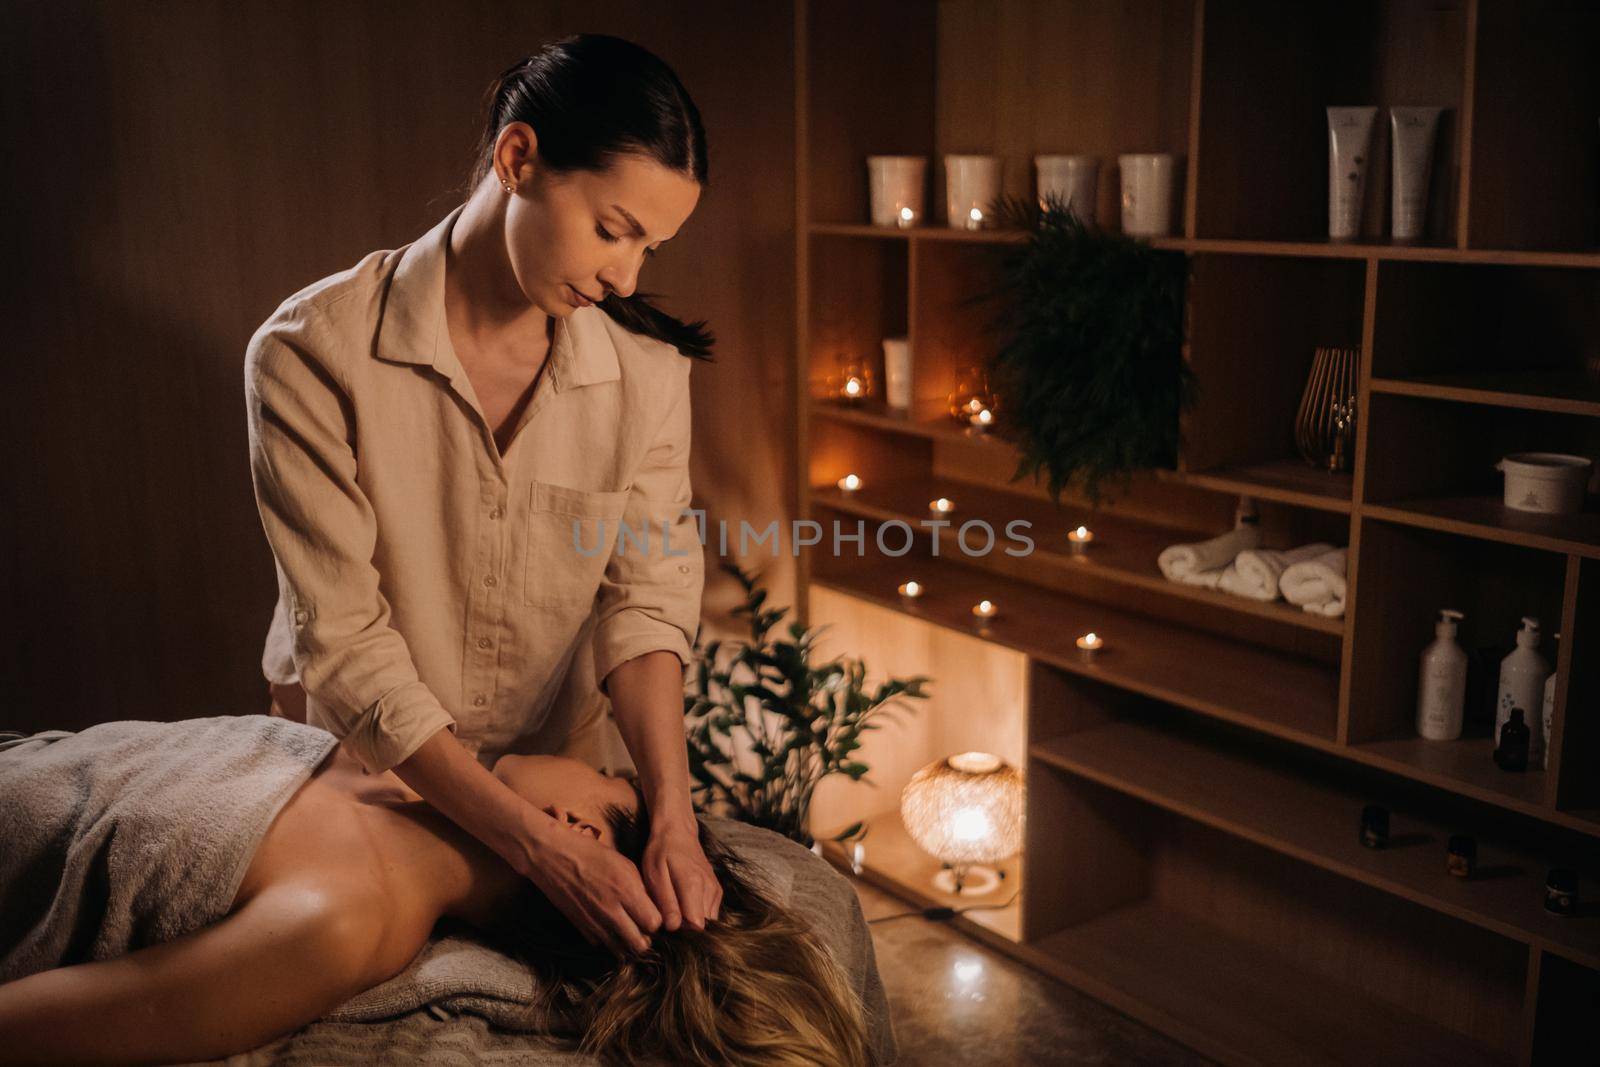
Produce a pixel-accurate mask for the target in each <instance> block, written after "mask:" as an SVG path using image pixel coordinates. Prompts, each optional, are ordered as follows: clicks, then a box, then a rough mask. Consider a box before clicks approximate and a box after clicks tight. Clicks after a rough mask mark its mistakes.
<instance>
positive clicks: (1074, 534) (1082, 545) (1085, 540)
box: [1067, 526, 1094, 556]
mask: <svg viewBox="0 0 1600 1067" xmlns="http://www.w3.org/2000/svg"><path fill="white" fill-rule="evenodd" d="M1093 540H1094V532H1093V531H1092V530H1090V529H1089V527H1087V526H1080V527H1078V528H1077V529H1076V530H1068V531H1067V543H1068V544H1069V545H1071V546H1072V554H1073V555H1074V556H1081V555H1083V554H1084V553H1085V552H1087V551H1088V549H1089V542H1090V541H1093Z"/></svg>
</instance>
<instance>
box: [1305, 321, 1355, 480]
mask: <svg viewBox="0 0 1600 1067" xmlns="http://www.w3.org/2000/svg"><path fill="white" fill-rule="evenodd" d="M1360 368H1361V349H1359V348H1318V349H1317V352H1316V359H1315V360H1314V361H1313V362H1312V364H1311V374H1310V376H1309V377H1308V378H1307V379H1306V388H1305V392H1304V393H1302V394H1301V395H1300V411H1299V414H1297V415H1296V416H1295V425H1294V440H1295V445H1296V446H1297V447H1298V448H1299V449H1300V455H1301V456H1303V457H1305V461H1306V462H1307V463H1309V464H1311V465H1312V466H1313V467H1322V468H1324V469H1325V470H1330V471H1348V470H1350V469H1351V467H1352V466H1353V464H1354V462H1355V439H1356V438H1355V432H1356V380H1357V376H1358V375H1359V373H1360Z"/></svg>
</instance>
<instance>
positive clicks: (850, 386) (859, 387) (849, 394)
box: [839, 374, 867, 400]
mask: <svg viewBox="0 0 1600 1067" xmlns="http://www.w3.org/2000/svg"><path fill="white" fill-rule="evenodd" d="M866 392H867V386H866V383H865V382H863V381H862V380H861V379H860V378H857V377H856V376H855V375H854V374H852V375H851V376H850V377H848V378H846V379H845V380H844V384H843V385H842V386H840V387H839V395H840V396H842V397H844V398H845V399H846V400H860V399H861V398H862V397H863V396H865V395H866Z"/></svg>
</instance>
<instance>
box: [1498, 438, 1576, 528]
mask: <svg viewBox="0 0 1600 1067" xmlns="http://www.w3.org/2000/svg"><path fill="white" fill-rule="evenodd" d="M1593 467H1594V463H1593V462H1592V461H1590V460H1588V459H1586V458H1585V457H1583V456H1572V455H1567V454H1566V453H1562V452H1513V453H1511V454H1510V455H1508V456H1506V457H1505V458H1504V459H1502V460H1501V461H1500V462H1499V463H1496V464H1495V465H1494V469H1495V470H1497V471H1504V472H1505V476H1506V484H1505V505H1506V507H1508V508H1513V509H1515V510H1517V511H1536V512H1539V513H1541V514H1544V515H1576V514H1577V513H1578V512H1580V511H1582V510H1583V494H1584V490H1585V488H1587V486H1588V484H1589V472H1590V470H1591V469H1592V468H1593Z"/></svg>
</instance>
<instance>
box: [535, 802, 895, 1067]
mask: <svg viewBox="0 0 1600 1067" xmlns="http://www.w3.org/2000/svg"><path fill="white" fill-rule="evenodd" d="M606 815H607V819H608V821H609V822H610V823H611V826H612V829H613V832H614V835H615V837H616V841H617V848H618V850H619V851H620V852H622V853H623V854H624V855H626V856H628V858H629V859H632V860H634V862H638V860H639V858H640V857H641V856H642V855H643V852H644V844H645V841H646V840H647V839H648V837H649V828H648V827H649V822H648V814H647V811H646V809H645V807H644V804H643V803H642V802H641V803H640V804H639V807H638V810H637V812H630V811H627V810H625V809H622V808H618V807H611V808H609V809H608V810H607V813H606ZM700 844H701V847H702V848H703V849H704V850H705V853H706V858H707V859H708V860H710V861H711V866H712V869H713V870H715V871H716V874H717V878H718V880H719V881H720V882H721V884H722V907H721V909H720V914H719V916H718V918H717V919H716V920H714V921H712V922H709V923H707V924H706V928H705V929H704V930H696V929H693V928H692V927H689V926H687V925H684V926H680V927H679V928H678V929H677V930H665V929H662V930H658V931H657V932H656V934H655V935H654V936H653V938H652V939H651V945H650V948H649V950H648V951H646V952H644V953H642V954H639V955H636V956H632V957H629V958H627V959H625V960H617V959H615V958H614V957H612V956H611V955H610V954H609V953H607V952H605V950H604V949H596V948H594V947H592V946H590V945H588V944H587V943H586V942H584V941H583V939H582V937H581V935H579V934H578V932H577V930H576V929H575V928H574V927H572V926H571V924H570V923H568V922H567V921H566V920H565V918H564V917H561V915H560V913H559V912H557V911H556V910H555V908H554V907H553V906H552V905H550V904H549V902H548V901H547V900H544V898H543V897H542V896H539V895H538V894H537V891H532V892H533V895H534V896H535V897H537V899H538V901H539V902H542V904H535V905H534V906H535V907H538V908H540V909H541V912H542V914H541V916H540V918H539V920H538V921H530V917H529V916H528V915H526V914H524V915H522V916H519V917H518V920H519V921H516V922H515V923H514V924H512V927H513V929H511V930H510V931H509V932H510V933H511V935H512V936H513V937H514V938H515V940H516V941H517V942H518V943H519V944H518V949H519V951H520V952H521V953H522V954H523V955H524V956H525V958H526V959H527V960H528V962H529V964H530V965H532V966H533V967H534V969H535V970H537V971H538V972H539V973H540V974H541V976H543V977H544V978H545V979H546V980H547V982H548V985H549V990H548V992H549V996H550V1002H549V1005H548V1008H549V1010H550V1011H551V1012H552V1013H555V1014H559V1015H561V1016H564V1017H565V1018H566V1020H567V1021H568V1022H569V1023H570V1024H571V1025H572V1026H574V1027H575V1028H576V1029H577V1031H578V1032H579V1033H580V1034H581V1038H580V1043H579V1051H581V1052H585V1053H588V1054H590V1055H592V1056H594V1057H596V1058H597V1059H599V1060H600V1061H601V1062H603V1063H607V1064H616V1065H619V1067H620V1065H625V1064H629V1065H631V1064H640V1063H648V1062H651V1061H652V1060H659V1061H662V1062H665V1063H671V1064H707V1065H710V1064H719V1065H720V1064H738V1065H741V1067H744V1065H750V1067H873V1065H874V1063H875V1058H874V1057H873V1055H872V1052H871V1050H870V1048H869V1046H868V1043H867V1034H866V1024H865V1022H864V1019H863V1014H862V1008H861V1001H860V998H859V996H857V994H856V991H855V989H854V988H853V986H852V985H851V983H850V980H849V978H848V977H847V976H846V975H845V973H844V971H843V969H842V968H841V967H840V966H839V965H838V964H837V963H836V962H834V960H833V958H832V956H831V955H830V954H829V953H828V950H827V949H826V947H824V945H823V944H822V942H821V941H820V940H819V939H818V937H817V935H816V933H815V932H814V931H813V930H812V929H811V928H810V926H809V925H808V924H807V923H806V922H805V921H804V920H803V919H801V918H800V917H799V916H797V915H796V914H795V913H794V912H792V911H790V910H789V909H788V908H785V907H783V906H782V905H779V904H777V903H776V902H774V901H773V900H771V899H770V898H768V897H767V896H766V895H765V894H764V893H763V892H762V891H761V889H759V888H758V885H757V883H756V881H755V880H754V879H753V878H752V873H753V872H752V871H751V870H750V867H749V865H748V864H747V863H746V862H745V861H744V860H743V859H741V858H740V857H739V856H738V855H737V854H735V853H734V852H732V851H730V850H729V849H727V848H726V847H725V846H723V845H722V843H721V842H719V841H718V840H717V839H716V838H715V837H714V836H712V835H711V833H710V832H709V831H708V830H707V828H706V825H705V823H703V822H702V823H700ZM543 912H548V913H549V914H548V915H545V914H543Z"/></svg>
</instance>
